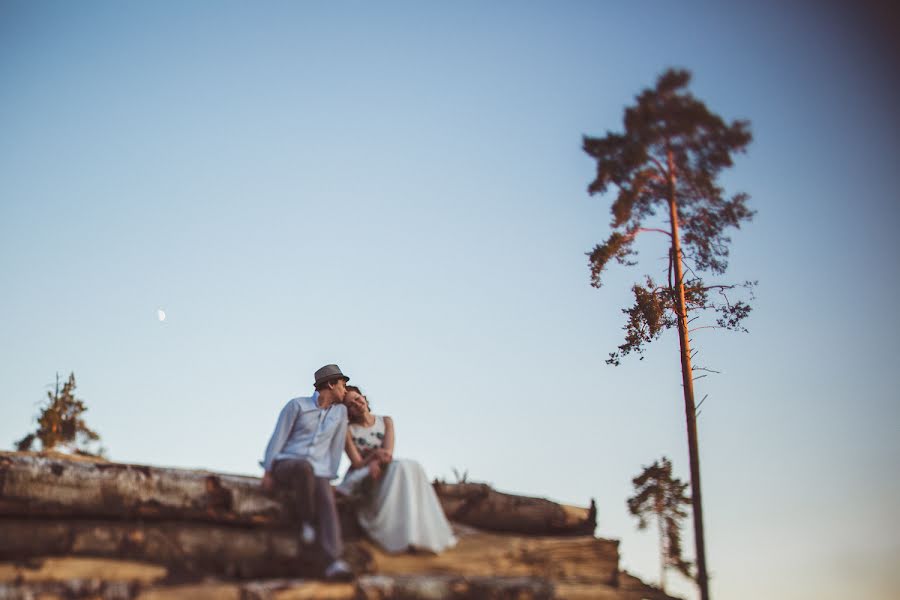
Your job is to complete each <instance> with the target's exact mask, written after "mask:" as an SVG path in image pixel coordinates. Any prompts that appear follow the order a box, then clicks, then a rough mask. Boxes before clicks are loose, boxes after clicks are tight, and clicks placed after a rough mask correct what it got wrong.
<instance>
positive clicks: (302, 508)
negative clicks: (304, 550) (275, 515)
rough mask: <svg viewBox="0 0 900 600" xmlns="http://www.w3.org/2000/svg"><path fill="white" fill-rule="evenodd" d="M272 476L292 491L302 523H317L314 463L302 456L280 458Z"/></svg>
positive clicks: (294, 503) (296, 511)
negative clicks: (301, 457)
mask: <svg viewBox="0 0 900 600" xmlns="http://www.w3.org/2000/svg"><path fill="white" fill-rule="evenodd" d="M272 477H273V478H274V479H275V483H276V484H278V485H279V486H280V487H283V488H286V489H288V490H290V491H291V494H292V495H293V499H294V502H293V509H294V511H295V513H296V515H295V516H296V518H297V519H299V520H300V522H301V523H305V524H309V525H312V524H313V523H315V520H316V513H317V511H316V474H315V472H314V471H313V468H312V465H311V464H309V462H307V461H305V460H303V459H300V458H288V459H284V460H279V461H278V462H276V463H275V466H274V467H272Z"/></svg>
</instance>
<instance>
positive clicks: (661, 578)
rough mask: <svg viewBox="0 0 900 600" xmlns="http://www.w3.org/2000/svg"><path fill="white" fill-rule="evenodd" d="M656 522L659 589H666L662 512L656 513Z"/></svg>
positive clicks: (664, 537)
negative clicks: (657, 528)
mask: <svg viewBox="0 0 900 600" xmlns="http://www.w3.org/2000/svg"><path fill="white" fill-rule="evenodd" d="M656 523H657V525H659V589H660V590H662V591H663V592H665V591H666V554H667V552H666V536H665V531H664V529H663V518H662V512H657V513H656Z"/></svg>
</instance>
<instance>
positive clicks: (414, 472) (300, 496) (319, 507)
mask: <svg viewBox="0 0 900 600" xmlns="http://www.w3.org/2000/svg"><path fill="white" fill-rule="evenodd" d="M349 379H350V378H349V377H347V376H346V375H344V374H343V373H342V372H341V370H340V368H339V367H338V366H337V365H326V366H324V367H322V368H321V369H319V370H318V371H316V373H315V390H316V391H315V393H314V394H313V395H312V396H311V397H303V398H294V399H292V400H290V401H289V402H288V403H287V404H286V405H285V407H284V408H283V409H282V411H281V414H280V415H279V417H278V423H277V424H276V425H275V431H274V432H273V433H272V438H271V439H270V440H269V445H268V446H267V447H266V455H265V458H264V459H263V461H262V462H261V463H260V464H261V465H262V466H263V468H264V469H265V474H264V475H263V479H262V486H263V488H264V489H265V490H267V491H269V490H272V489H273V488H274V487H275V486H276V485H277V486H278V487H280V488H283V489H287V490H289V491H290V492H292V495H293V501H294V502H295V508H296V511H297V516H298V517H299V521H300V540H301V542H302V543H303V544H305V545H311V544H314V543H317V545H318V546H319V548H320V550H321V552H322V555H323V556H324V558H325V568H324V576H325V578H326V579H331V580H347V579H351V578H352V577H353V574H352V572H351V571H350V568H349V566H348V565H347V564H346V563H345V562H344V561H343V560H341V555H342V553H343V544H342V542H341V529H340V522H339V521H338V514H337V507H336V505H335V499H334V492H335V491H337V492H339V493H342V494H345V495H352V494H354V493H355V492H356V491H358V490H359V487H360V486H363V485H367V483H366V482H367V481H368V482H371V483H372V484H374V486H373V490H372V493H371V494H370V495H369V497H367V498H366V500H365V502H364V503H363V504H362V505H361V506H360V507H359V510H358V512H357V517H358V520H359V523H360V525H361V526H362V527H363V529H364V530H365V531H366V532H367V533H368V534H369V536H371V537H372V539H374V540H375V541H376V542H378V544H379V545H381V546H382V547H383V548H384V549H385V550H387V551H388V552H403V551H406V550H409V549H414V550H427V551H430V552H440V551H442V550H444V549H446V548H449V547H451V546H453V545H454V544H455V543H456V539H455V538H454V537H453V531H452V529H451V528H450V524H449V523H448V522H447V519H446V517H445V516H444V512H443V510H442V509H441V505H440V502H439V501H438V499H437V496H436V494H435V493H434V489H433V488H432V487H431V483H430V482H429V481H428V478H427V477H426V476H425V472H424V471H423V470H422V467H421V466H420V465H419V464H418V463H417V462H415V461H411V460H401V459H394V458H393V450H394V426H393V421H392V420H391V418H390V417H382V416H379V415H374V414H372V413H371V411H370V410H369V404H368V401H367V400H366V397H365V396H363V395H362V393H361V392H360V390H359V388H357V387H354V386H349V388H348V386H347V385H346V382H347V381H349ZM342 450H346V452H347V455H348V456H349V458H350V470H349V471H348V472H347V475H346V476H345V477H344V480H343V481H342V482H341V484H340V485H339V486H338V487H337V488H335V490H333V489H332V487H331V483H330V482H331V480H332V479H334V478H335V477H337V472H338V465H339V464H340V460H341V452H342Z"/></svg>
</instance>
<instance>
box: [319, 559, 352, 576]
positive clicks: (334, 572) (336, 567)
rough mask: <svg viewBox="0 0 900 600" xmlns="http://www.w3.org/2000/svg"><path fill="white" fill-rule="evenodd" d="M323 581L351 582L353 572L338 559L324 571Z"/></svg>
mask: <svg viewBox="0 0 900 600" xmlns="http://www.w3.org/2000/svg"><path fill="white" fill-rule="evenodd" d="M325 579H326V580H328V581H353V571H351V570H350V565H348V564H347V563H345V562H344V561H342V560H341V559H338V560H336V561H334V562H333V563H331V564H330V565H328V567H327V568H326V569H325Z"/></svg>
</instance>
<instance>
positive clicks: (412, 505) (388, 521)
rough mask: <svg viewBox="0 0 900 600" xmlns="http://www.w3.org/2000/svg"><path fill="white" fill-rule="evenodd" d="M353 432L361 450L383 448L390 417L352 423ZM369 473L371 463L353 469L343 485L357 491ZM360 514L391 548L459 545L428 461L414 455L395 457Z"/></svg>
mask: <svg viewBox="0 0 900 600" xmlns="http://www.w3.org/2000/svg"><path fill="white" fill-rule="evenodd" d="M350 435H351V437H352V438H353V442H354V443H355V444H356V446H357V448H359V450H360V453H365V452H366V451H370V450H372V449H374V448H381V446H382V443H383V441H384V418H383V417H381V416H378V415H376V416H375V423H374V424H373V425H372V426H371V427H364V426H361V425H350ZM368 473H369V469H368V467H364V468H362V469H356V470H351V471H348V472H347V475H346V476H345V477H344V480H343V481H342V482H341V483H340V485H338V486H337V488H336V489H337V491H338V492H340V493H342V494H347V495H349V494H352V493H353V491H354V489H355V488H356V487H357V486H358V485H359V484H360V483H361V482H362V480H364V479H365V478H366V477H367V476H368ZM357 518H358V520H359V524H360V525H361V526H362V528H363V529H364V530H365V531H366V533H368V534H369V536H370V537H371V538H372V539H373V540H375V541H376V542H378V544H379V545H380V546H381V547H382V548H384V549H385V550H387V551H388V552H405V551H407V550H409V549H410V548H411V547H412V548H414V549H416V550H428V551H430V552H441V551H442V550H446V549H447V548H451V547H453V546H455V545H456V538H455V537H454V536H453V529H451V527H450V523H448V522H447V517H446V516H444V509H443V508H441V503H440V501H439V500H438V498H437V494H435V493H434V488H433V487H432V486H431V482H430V481H428V477H427V476H426V475H425V470H424V469H423V468H422V465H420V464H419V463H417V462H416V461H414V460H406V459H396V458H395V459H394V460H392V461H391V462H390V464H389V465H388V466H387V469H385V471H384V473H383V474H382V476H381V479H380V480H379V481H378V482H376V484H375V489H374V493H373V495H372V498H371V500H370V501H369V502H367V503H366V504H365V505H363V506H361V507H360V508H359V510H358V511H357Z"/></svg>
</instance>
